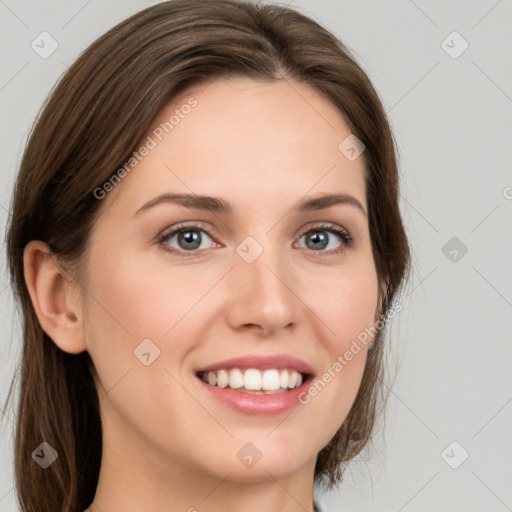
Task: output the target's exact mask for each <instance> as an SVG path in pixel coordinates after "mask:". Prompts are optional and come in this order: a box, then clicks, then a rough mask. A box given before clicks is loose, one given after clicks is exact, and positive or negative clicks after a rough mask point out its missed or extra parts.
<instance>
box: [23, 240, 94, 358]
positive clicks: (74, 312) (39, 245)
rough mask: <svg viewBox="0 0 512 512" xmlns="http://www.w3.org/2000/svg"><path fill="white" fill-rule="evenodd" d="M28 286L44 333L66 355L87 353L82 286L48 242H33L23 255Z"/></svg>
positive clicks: (27, 246) (28, 245) (26, 247)
mask: <svg viewBox="0 0 512 512" xmlns="http://www.w3.org/2000/svg"><path fill="white" fill-rule="evenodd" d="M23 266H24V274H25V282H26V284H27V288H28V291H29V294H30V299H31V301H32V305H33V307H34V311H35V313H36V316H37V318H38V320H39V323H40V324H41V327H42V329H43V331H44V332H45V333H46V334H47V335H48V336H49V337H50V338H51V339H52V340H53V341H54V343H55V344H56V345H57V346H58V347H59V348H60V349H61V350H63V351H64V352H68V353H70V354H79V353H80V352H83V351H84V350H86V348H87V347H86V343H85V337H84V332H83V322H82V318H83V316H82V305H81V303H80V298H79V296H80V294H79V293H78V286H79V285H78V283H76V281H74V280H71V279H69V278H66V277H65V276H64V273H63V272H62V270H61V269H60V268H59V266H58V264H57V263H56V261H55V259H54V257H53V255H52V254H51V252H50V248H49V247H48V245H47V244H46V243H45V242H42V241H40V240H32V241H31V242H29V243H28V244H27V245H26V246H25V250H24V253H23Z"/></svg>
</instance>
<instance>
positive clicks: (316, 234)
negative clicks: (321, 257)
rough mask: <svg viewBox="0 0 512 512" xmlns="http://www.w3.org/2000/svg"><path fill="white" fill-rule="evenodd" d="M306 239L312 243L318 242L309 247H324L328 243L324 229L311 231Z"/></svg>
mask: <svg viewBox="0 0 512 512" xmlns="http://www.w3.org/2000/svg"><path fill="white" fill-rule="evenodd" d="M306 240H311V241H313V243H314V244H316V242H320V245H319V244H316V245H313V247H309V248H310V249H311V248H313V249H318V248H320V249H324V248H325V247H327V244H328V243H329V240H328V237H327V236H326V231H312V232H311V235H310V236H308V237H306ZM306 243H307V242H306Z"/></svg>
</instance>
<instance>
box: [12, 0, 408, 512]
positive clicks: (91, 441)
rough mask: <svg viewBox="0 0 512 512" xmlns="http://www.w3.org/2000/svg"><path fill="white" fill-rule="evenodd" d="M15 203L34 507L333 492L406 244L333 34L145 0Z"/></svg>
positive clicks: (49, 132) (365, 109)
mask: <svg viewBox="0 0 512 512" xmlns="http://www.w3.org/2000/svg"><path fill="white" fill-rule="evenodd" d="M12 212H13V213H12V217H11V223H10V226H9V232H8V239H7V242H8V243H7V249H8V258H9V268H10V271H11V275H12V283H13V287H14V290H15V292H16V294H17V297H18V299H19V301H20V305H21V309H22V312H23V319H24V334H23V337H24V348H23V358H22V364H21V392H20V398H19V408H18V418H17V430H16V443H15V465H16V467H15V472H16V481H17V488H18V496H19V501H20V505H21V509H22V510H23V511H24V512H28V511H35V510H61V511H73V512H75V511H79V512H82V511H84V510H85V509H86V511H87V512H96V511H105V512H106V511H110V510H123V511H125V512H132V511H140V510H147V511H154V512H160V511H163V510H165V511H169V510H189V511H194V510H199V511H200V510H209V511H217V510H235V509H236V510H239V509H241V510H245V511H252V510H254V511H256V510H258V511H261V510H265V511H278V510H279V511H283V510H287V511H292V510H308V511H311V510H318V508H317V505H315V504H314V501H313V488H314V484H315V483H316V484H319V485H323V486H325V487H329V486H334V485H335V484H337V483H339V482H340V481H341V477H342V474H343V470H344V468H345V465H346V463H347V462H348V461H349V460H351V459H352V458H353V457H354V456H355V455H357V454H358V453H360V451H361V450H362V449H363V447H364V446H365V445H366V444H367V443H368V441H369V440H370V438H371V434H372V431H373V426H374V423H375V420H376V417H377V414H378V412H379V404H380V405H382V404H383V403H384V393H383V388H382V377H383V362H382V361H383V360H382V357H383V349H384V346H383V334H384V329H383V327H384V324H385V320H386V318H388V316H389V315H390V314H391V313H393V311H394V309H393V307H394V306H393V304H394V300H395V299H396V297H397V294H398V293H399V291H400V289H401V286H402V285H403V282H404V279H405V277H406V273H407V270H408V265H409V248H408V242H407V238H406V234H405V231H404V228H403V225H402V220H401V216H400V212H399V207H398V172H397V165H396V160H395V152H394V142H393V137H392V134H391V131H390V128H389V125H388V122H387V119H386V116H385V114H384V111H383V108H382V105H381V102H380V100H379V98H378V95H377V94H376V92H375V90H374V88H373V87H372V85H371V83H370V82H369V80H368V78H367V76H366V75H365V73H364V72H363V71H362V69H361V68H360V67H359V66H358V65H357V63H356V62H355V60H354V59H353V58H352V57H351V55H350V53H349V52H348V50H347V49H346V48H345V47H344V46H343V44H342V43H341V42H340V41H339V40H337V39H336V38H335V37H334V36H333V35H332V34H330V33H329V32H327V31H326V30H325V29H323V28H322V27H321V26H319V25H318V24H317V23H316V22H314V21H312V20H311V19H309V18H307V17H305V16H303V15H301V14H299V13H297V12H295V11H294V10H292V9H289V8H284V7H278V6H271V5H263V6H260V5H255V4H251V3H246V2H236V1H229V0H222V1H218V2H209V1H207V0H196V1H194V2H190V1H187V0H174V1H171V2H164V3H162V4H160V5H157V6H154V7H151V8H148V9H145V10H143V11H141V12H139V13H137V14H136V15H134V16H132V17H131V18H129V19H127V20H126V21H124V22H122V23H120V24H119V25H117V26H116V27H114V28H113V29H111V30H110V31H109V32H108V33H107V34H105V35H104V36H102V37H101V38H99V39H98V40H97V41H96V42H94V43H93V44H92V45H91V46H90V47H89V48H88V49H87V50H86V51H85V52H84V53H83V54H82V55H81V56H80V57H79V59H78V60H77V61H76V62H75V63H74V64H73V65H72V66H71V67H70V69H69V70H68V72H67V73H66V74H65V75H64V76H63V78H62V79H61V81H60V82H59V84H58V86H57V87H56V88H55V90H54V91H53V92H52V94H51V96H50V98H49V100H48V102H47V104H46V106H45V108H44V110H43V111H42V113H41V115H40V117H39V119H38V121H37V123H36V125H35V127H34V130H33V132H32V134H31V137H30V140H29V142H28V145H27V148H26V150H25V154H24V157H23V161H22V164H21V168H20V172H19V176H18V179H17V184H16V189H15V193H14V196H13V205H12Z"/></svg>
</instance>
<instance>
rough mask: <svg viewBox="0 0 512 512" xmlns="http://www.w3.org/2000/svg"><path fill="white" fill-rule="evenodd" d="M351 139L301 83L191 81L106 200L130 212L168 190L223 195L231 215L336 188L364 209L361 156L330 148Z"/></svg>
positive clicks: (326, 104) (333, 112) (331, 110)
mask: <svg viewBox="0 0 512 512" xmlns="http://www.w3.org/2000/svg"><path fill="white" fill-rule="evenodd" d="M349 134H350V129H349V127H348V125H347V124H346V122H345V121H344V119H343V117H342V115H341V114H340V112H339V111H338V109H337V108H336V107H335V106H334V105H333V104H332V103H331V102H330V101H328V100H327V99H325V98H324V97H322V96H321V94H320V93H319V92H317V91H316V90H315V89H313V88H312V87H310V86H308V85H305V84H302V83H297V82H292V81H290V80H279V81H272V82H262V81H254V80H252V79H250V78H245V77H237V78H230V79H219V80H216V81H214V82H211V83H209V84H206V85H205V84H201V85H197V86H195V87H192V88H189V89H188V90H186V91H184V92H182V93H181V94H180V95H179V96H177V97H175V98H174V99H173V100H172V101H171V102H170V103H169V104H168V105H167V106H166V107H165V108H164V109H163V110H162V111H161V112H160V113H159V115H158V116H157V118H156V119H155V121H154V123H153V125H152V127H151V129H150V130H149V131H148V132H147V134H146V135H145V137H143V140H142V141H141V143H140V145H139V146H140V147H142V146H144V145H145V146H147V147H150V149H149V150H148V151H146V152H145V156H143V157H142V158H140V160H139V161H137V162H136V165H134V166H133V169H131V170H130V171H129V172H128V173H126V177H124V178H123V179H122V182H121V183H120V184H119V185H117V186H116V187H115V190H113V191H112V192H110V193H109V195H108V196H107V201H111V200H113V199H114V198H115V199H116V201H115V202H116V203H118V204H119V206H120V207H122V208H123V209H124V210H130V209H131V210H132V211H135V210H136V209H137V208H138V207H139V206H140V204H141V203H142V202H144V199H145V200H149V199H151V197H152V196H154V195H155V194H161V193H163V192H176V193H196V194H205V195H206V194H208V195H215V196H219V197H224V198H226V199H227V200H228V201H229V202H231V203H233V204H234V206H235V209H236V208H237V206H239V207H240V206H244V205H247V204H248V203H247V201H249V200H250V201H251V203H255V202H256V203H257V202H258V200H260V201H261V202H260V204H259V206H260V207H261V208H263V207H264V206H265V205H266V206H267V207H268V206H269V204H271V203H276V202H277V204H278V205H284V204H285V203H290V206H291V205H292V204H293V202H295V201H296V200H298V199H299V198H301V197H303V196H304V195H306V194H316V193H320V192H343V193H351V194H353V195H356V196H357V197H358V199H359V200H360V202H361V203H362V204H363V205H364V206H365V208H366V203H365V186H364V162H363V158H362V157H360V158H357V159H356V160H354V161H349V160H348V159H347V158H346V157H345V156H344V155H343V154H342V153H341V152H340V151H339V149H338V146H339V144H340V143H341V142H342V141H343V140H344V139H345V138H346V137H347V136H348V135H349ZM116 196H119V197H116ZM262 198H265V199H264V200H263V199H262Z"/></svg>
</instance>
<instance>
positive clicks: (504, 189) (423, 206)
mask: <svg viewBox="0 0 512 512" xmlns="http://www.w3.org/2000/svg"><path fill="white" fill-rule="evenodd" d="M152 3H155V2H154V1H153V2H152V1H143V0H111V1H109V2H103V1H99V0H89V1H86V0H66V1H64V0H60V1H57V0H52V1H46V2H36V1H34V0H0V16H1V19H0V33H1V36H0V37H1V43H2V46H1V48H2V49H1V57H0V58H1V78H0V104H1V109H2V117H1V128H0V129H1V134H0V139H1V142H2V151H1V152H0V158H1V174H0V179H1V180H2V187H1V191H0V222H1V225H2V228H3V231H5V224H6V221H7V219H8V210H9V201H10V194H11V191H12V184H13V180H14V177H15V174H16V169H17V166H18V164H19V160H20V155H21V153H22V150H23V146H24V143H25V141H26V137H27V133H28V130H29V128H30V126H31V123H32V121H33V119H34V117H35V116H36V114H37V112H38V110H39V108H40V106H41V104H42V102H43V100H44V98H45V97H46V96H47V94H48V93H49V91H50V89H51V88H52V86H53V84H54V83H55V81H56V80H57V78H58V77H59V76H60V75H61V73H62V72H63V71H64V70H65V69H66V66H67V65H69V64H70V63H71V62H72V61H73V60H74V59H75V58H76V57H77V56H78V54H79V53H80V52H81V51H82V50H83V49H84V48H85V47H86V46H87V45H88V44H90V43H91V42H92V41H93V40H94V39H95V38H96V37H97V36H99V35H100V34H102V33H103V32H105V31H106V30H107V29H109V28H110V27H112V26H113V25H115V24H116V23H117V22H119V21H120V20H122V19H124V18H126V17H127V16H128V15H131V14H132V13H134V12H136V11H137V10H139V9H140V8H143V7H146V6H149V5H151V4H152ZM292 6H293V7H296V8H298V9H299V10H301V11H302V12H304V13H306V14H309V15H311V16H313V17H314V18H316V19H317V20H319V21H320V22H321V23H323V24H324V25H326V26H327V27H328V28H330V29H331V30H332V31H334V32H335V33H336V34H337V35H338V36H339V37H340V38H341V39H342V40H343V41H344V42H345V43H346V44H347V45H348V47H349V48H350V49H351V50H352V51H353V52H354V54H355V56H356V58H357V59H358V61H359V63H360V64H361V65H362V67H363V68H364V69H365V71H366V72H367V73H368V75H369V76H370V79H371V80H372V81H373V83H374V85H375V86H376V88H377V90H378V91H379V94H380V95H381V98H382V100H383V102H384V105H385V107H386V110H387V111H388V113H389V115H390V120H391V123H392V127H393V130H394V133H395V136H396V139H397V142H398V145H399V151H400V169H401V173H402V176H403V200H402V206H403V212H404V217H405V221H406V226H407V230H408V233H409V236H410V239H411V243H412V245H413V250H414V254H413V263H414V270H413V278H412V282H411V283H410V286H409V288H408V291H407V295H406V297H405V300H404V302H403V307H404V309H403V313H402V314H401V315H400V318H399V320H398V322H395V323H394V327H393V334H394V336H393V342H392V348H393V350H394V355H393V357H392V359H391V362H392V363H394V364H395V366H396V367H397V368H398V376H397V378H396V381H395V384H394V386H393V388H392V392H391V395H390V400H389V404H388V414H387V421H386V424H385V430H384V436H381V438H380V439H379V438H377V439H376V442H375V447H374V449H373V451H372V453H371V454H369V455H365V456H361V457H358V460H356V461H355V462H354V463H353V464H352V466H351V468H350V469H349V470H348V472H347V476H346V479H345V482H344V483H343V485H342V489H341V490H340V492H333V493H330V494H326V495H324V496H322V497H321V498H320V503H321V505H322V506H323V510H324V511H326V512H328V511H335V510H346V511H351V512H356V511H377V510H378V511H379V512H385V511H389V512H391V511H392V512H401V511H402V510H403V511H406V512H407V511H416V512H420V511H425V512H427V511H428V512H431V511H454V512H455V511H465V512H471V511H486V512H494V511H496V512H501V511H505V510H512V436H511V435H510V433H511V432H512V429H511V425H512V372H511V371H510V365H511V362H512V358H511V355H512V343H511V342H512V336H511V332H512V277H511V276H512V270H511V262H512V235H511V232H512V229H511V224H512V223H511V220H512V172H511V164H510V161H511V146H512V144H511V140H512V71H511V61H512V59H511V55H512V30H511V28H512V2H511V1H510V0H501V1H496V0H481V1H475V0H473V1H464V2H462V1H450V2H448V1H446V0H444V1H441V0H437V1H424V0H422V1H420V0H416V1H412V0H393V1H385V2H379V1H377V0H373V1H370V0H363V1H361V0H358V1H356V0H345V1H334V0H332V1H329V0H321V1H320V0H318V1H311V0H310V1H301V0H295V1H293V2H292ZM43 31H47V32H49V33H50V34H51V35H52V36H53V37H54V38H55V39H56V40H57V42H58V44H59V47H58V49H57V50H56V51H55V53H53V54H52V55H51V56H50V57H49V58H48V59H43V58H41V57H40V56H39V55H38V54H37V53H35V52H34V51H33V50H32V48H31V46H30V44H31V42H32V41H33V40H34V39H35V38H36V37H37V36H38V35H39V34H40V33H41V32H43ZM453 31H457V32H458V33H459V34H460V36H462V38H464V40H466V41H467V43H468V44H469V48H468V49H467V50H466V51H465V52H464V53H462V54H461V55H460V56H458V58H452V57H451V56H450V55H449V54H448V53H447V52H446V51H445V50H444V49H443V47H445V48H447V49H448V50H449V51H450V52H452V54H453V53H454V52H458V51H459V50H460V49H461V48H462V46H461V45H462V44H463V41H462V40H461V39H457V36H456V37H455V38H454V37H453V36H451V37H450V38H448V39H447V40H446V42H445V43H444V44H443V45H442V42H443V40H445V39H446V38H447V36H449V34H451V33H452V32H453ZM449 47H451V48H449ZM452 237H457V238H458V239H459V240H460V242H462V243H463V244H464V245H465V246H466V247H467V249H468V252H467V253H466V254H465V255H462V253H461V251H460V250H458V249H457V248H455V250H457V251H458V252H457V254H455V253H453V252H452V253H451V254H449V251H452V250H453V248H451V247H449V248H448V249H447V250H445V252H446V253H447V254H448V256H445V254H444V253H443V251H442V248H443V247H444V246H445V244H446V243H447V242H448V241H449V240H450V239H451V238H452ZM457 243H459V242H457ZM454 258H456V261H451V259H454ZM1 263H2V267H3V268H2V275H1V282H0V291H1V294H0V308H1V313H0V314H1V322H2V338H1V340H2V341H1V347H0V399H1V400H2V403H3V400H4V398H5V396H6V393H7V389H8V384H9V382H10V378H11V376H12V373H13V371H14V368H15V365H16V364H17V360H18V357H19V354H20V346H21V345H20V326H19V319H18V317H17V313H16V312H15V311H14V306H13V300H12V294H11V292H10V289H9V287H8V286H7V283H8V281H7V276H6V271H5V255H4V254H3V253H2V255H1ZM9 414H10V415H11V418H12V415H13V411H12V410H10V411H9ZM12 427H13V424H12V421H10V420H7V421H5V422H4V423H3V424H2V429H1V432H2V439H1V444H0V450H1V451H0V474H1V478H0V511H1V512H4V511H5V512H11V511H15V510H16V506H15V499H14V490H13V476H12V468H11V465H12V458H11V452H10V451H11V448H12V442H11V432H12ZM507 433H508V434H507ZM453 441H455V442H457V443H458V444H457V445H452V446H451V447H450V448H449V449H448V450H445V449H446V448H447V446H449V445H450V443H452V442H453ZM463 450H464V451H467V453H468V454H469V458H468V459H467V460H466V461H465V462H464V463H463V464H462V465H460V467H458V469H452V467H450V466H449V465H448V464H447V462H446V461H449V462H450V463H451V464H452V465H453V466H455V465H457V464H459V463H460V461H461V460H462V456H463V455H464V451H463ZM442 453H444V459H443V456H442Z"/></svg>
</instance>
